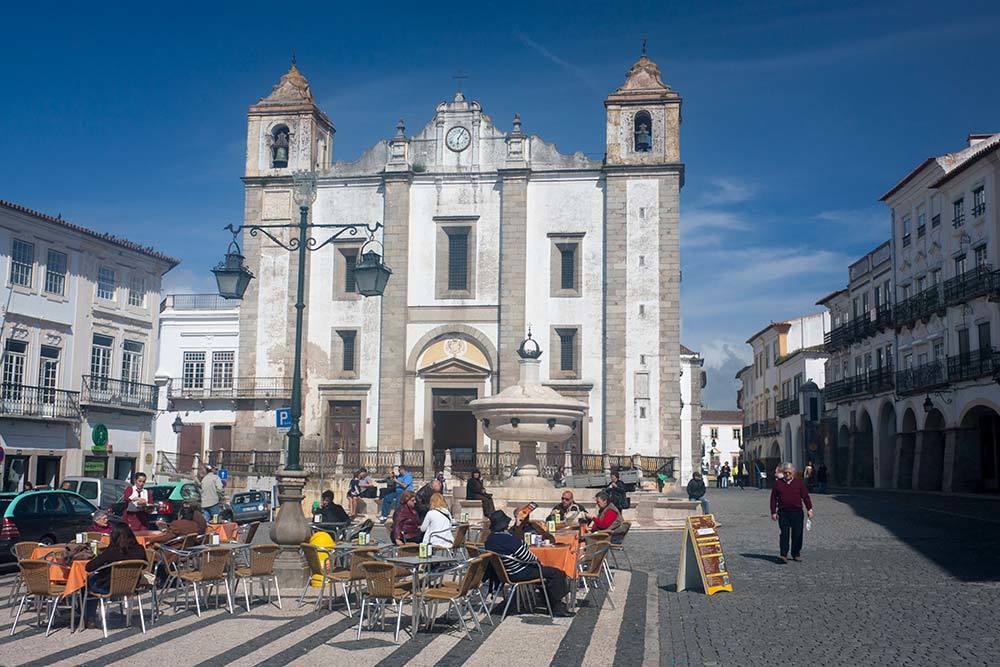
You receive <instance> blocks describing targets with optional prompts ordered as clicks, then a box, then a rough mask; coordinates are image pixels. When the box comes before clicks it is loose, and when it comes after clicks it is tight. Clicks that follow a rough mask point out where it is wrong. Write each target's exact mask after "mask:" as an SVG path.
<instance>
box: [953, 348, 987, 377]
mask: <svg viewBox="0 0 1000 667" xmlns="http://www.w3.org/2000/svg"><path fill="white" fill-rule="evenodd" d="M998 368H1000V357H998V356H997V351H996V350H995V349H994V348H992V347H987V348H985V349H980V350H974V351H972V352H966V353H965V354H956V355H955V356H953V357H948V380H949V381H950V382H962V381H963V380H975V379H976V378H981V377H987V376H992V375H993V373H994V372H996V370H997V369H998Z"/></svg>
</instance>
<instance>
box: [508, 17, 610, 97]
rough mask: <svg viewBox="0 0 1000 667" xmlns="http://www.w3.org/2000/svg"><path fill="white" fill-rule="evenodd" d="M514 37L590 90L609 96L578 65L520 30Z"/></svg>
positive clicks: (515, 32)
mask: <svg viewBox="0 0 1000 667" xmlns="http://www.w3.org/2000/svg"><path fill="white" fill-rule="evenodd" d="M514 37H516V38H517V40H518V41H519V42H521V43H522V44H524V45H525V46H527V47H528V48H529V49H532V50H533V51H536V52H537V53H539V54H540V55H541V56H542V57H543V58H545V59H546V60H548V61H549V62H552V63H555V64H556V65H558V66H559V67H562V68H563V69H564V70H566V71H567V72H569V73H570V74H572V75H573V76H575V77H576V78H577V79H579V80H580V81H582V82H583V83H585V84H586V85H587V86H588V87H589V88H590V89H592V90H595V91H597V92H599V93H600V94H601V95H602V96H603V95H605V94H607V91H605V90H604V88H603V87H602V86H601V85H600V84H599V83H598V82H597V81H596V80H595V79H594V77H592V76H591V75H590V74H588V73H587V72H586V71H585V70H583V69H581V68H579V67H577V66H576V65H573V64H571V63H568V62H566V61H565V60H563V59H562V58H560V57H559V56H557V55H556V54H554V53H552V52H551V51H549V50H548V49H547V48H545V47H544V46H542V45H541V44H539V43H538V42H536V41H535V40H533V39H531V38H530V37H528V36H527V35H525V34H524V33H523V32H521V31H520V30H515V31H514Z"/></svg>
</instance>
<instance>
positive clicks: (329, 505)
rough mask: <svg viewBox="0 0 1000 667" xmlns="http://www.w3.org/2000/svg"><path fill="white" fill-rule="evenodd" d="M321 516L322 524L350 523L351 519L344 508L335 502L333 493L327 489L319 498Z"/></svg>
mask: <svg viewBox="0 0 1000 667" xmlns="http://www.w3.org/2000/svg"><path fill="white" fill-rule="evenodd" d="M319 515H320V516H321V517H323V518H322V520H321V523H350V522H351V517H349V516H347V512H345V511H344V508H343V507H341V506H340V505H338V504H337V503H335V502H334V501H333V491H331V490H329V489H327V490H326V491H324V492H323V494H322V495H321V496H320V497H319Z"/></svg>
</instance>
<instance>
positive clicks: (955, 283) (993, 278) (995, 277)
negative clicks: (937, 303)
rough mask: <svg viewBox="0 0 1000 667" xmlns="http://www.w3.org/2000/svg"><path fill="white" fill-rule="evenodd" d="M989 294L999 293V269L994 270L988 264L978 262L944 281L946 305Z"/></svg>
mask: <svg viewBox="0 0 1000 667" xmlns="http://www.w3.org/2000/svg"><path fill="white" fill-rule="evenodd" d="M990 295H1000V271H994V270H993V267H992V266H990V265H989V264H980V265H979V266H977V267H975V268H974V269H970V270H969V271H966V272H965V273H963V274H962V275H960V276H955V277H954V278H949V279H948V280H946V281H944V302H945V304H946V305H948V306H954V305H958V304H961V303H966V302H968V301H971V300H972V299H975V298H976V297H980V296H990Z"/></svg>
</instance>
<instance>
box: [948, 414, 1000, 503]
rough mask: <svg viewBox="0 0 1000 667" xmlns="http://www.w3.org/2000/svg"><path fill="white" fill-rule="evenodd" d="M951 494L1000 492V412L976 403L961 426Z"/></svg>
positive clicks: (963, 416) (964, 416)
mask: <svg viewBox="0 0 1000 667" xmlns="http://www.w3.org/2000/svg"><path fill="white" fill-rule="evenodd" d="M960 425H961V429H960V430H959V431H958V437H957V442H956V444H955V456H954V463H953V467H952V480H951V488H950V490H951V491H966V492H974V491H998V490H1000V409H997V408H996V407H995V406H994V405H993V404H992V402H991V401H988V400H983V399H980V400H977V401H976V402H975V404H974V405H971V406H970V407H969V408H968V409H966V411H965V414H964V415H962V421H961V422H960Z"/></svg>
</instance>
